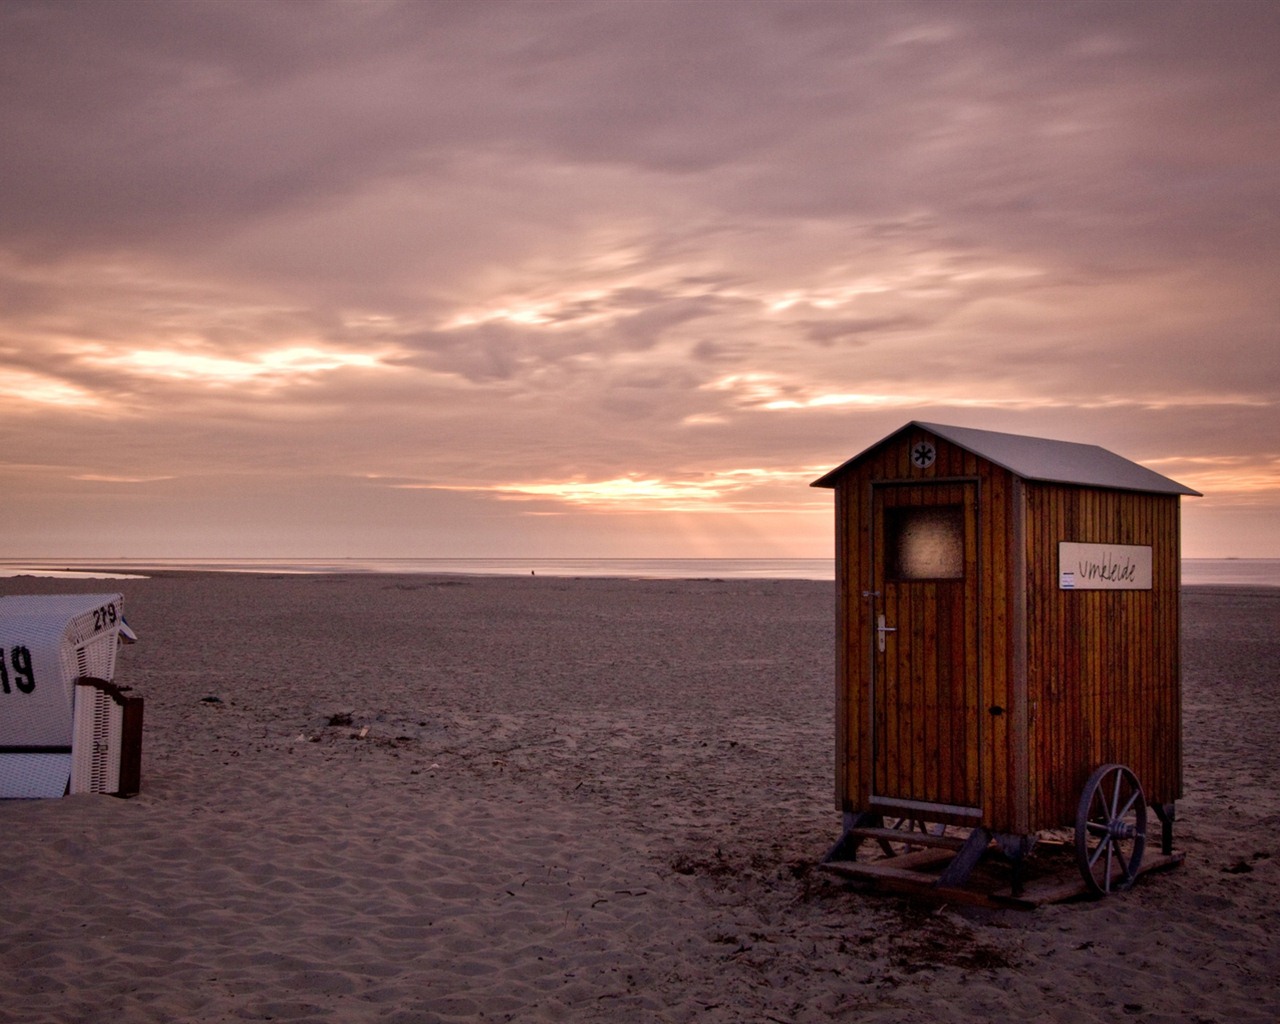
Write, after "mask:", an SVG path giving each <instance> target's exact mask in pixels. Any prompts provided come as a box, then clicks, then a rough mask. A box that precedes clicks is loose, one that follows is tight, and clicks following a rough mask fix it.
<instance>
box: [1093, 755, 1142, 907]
mask: <svg viewBox="0 0 1280 1024" xmlns="http://www.w3.org/2000/svg"><path fill="white" fill-rule="evenodd" d="M1146 845H1147V800H1146V797H1145V796H1143V794H1142V786H1141V785H1140V784H1139V783H1138V777H1137V776H1136V775H1134V774H1133V772H1131V771H1130V770H1129V769H1128V768H1126V767H1125V766H1124V765H1122V764H1104V765H1102V766H1101V767H1099V768H1098V769H1097V770H1096V771H1095V772H1094V773H1093V774H1092V775H1090V776H1089V781H1088V782H1086V783H1085V784H1084V789H1083V791H1082V792H1081V793H1080V805H1079V807H1078V808H1077V809H1076V863H1077V864H1078V865H1079V867H1080V873H1081V874H1082V875H1083V876H1084V880H1085V884H1086V885H1087V886H1088V887H1089V889H1090V891H1091V892H1093V893H1095V894H1096V895H1099V896H1106V895H1109V894H1110V893H1113V892H1122V891H1123V890H1125V889H1128V888H1129V887H1130V886H1131V885H1133V883H1134V881H1135V880H1136V879H1137V877H1138V868H1139V866H1140V865H1141V864H1142V851H1143V850H1144V849H1145V848H1146Z"/></svg>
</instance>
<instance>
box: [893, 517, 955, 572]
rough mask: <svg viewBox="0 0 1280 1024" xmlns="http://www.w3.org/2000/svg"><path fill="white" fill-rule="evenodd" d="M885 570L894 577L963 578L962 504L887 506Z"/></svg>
mask: <svg viewBox="0 0 1280 1024" xmlns="http://www.w3.org/2000/svg"><path fill="white" fill-rule="evenodd" d="M884 511H885V519H884V541H885V571H886V575H887V576H888V577H889V578H890V579H894V580H958V579H963V578H964V506H963V505H907V506H902V507H899V508H887V509H885V510H884Z"/></svg>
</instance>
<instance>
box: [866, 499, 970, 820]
mask: <svg viewBox="0 0 1280 1024" xmlns="http://www.w3.org/2000/svg"><path fill="white" fill-rule="evenodd" d="M872 522H873V526H874V528H873V533H872V536H873V551H872V558H871V563H872V585H871V594H870V595H869V596H870V597H871V599H872V601H873V612H872V616H871V623H870V624H871V637H870V644H871V651H872V658H871V663H872V694H871V697H872V700H871V711H872V722H871V729H872V762H873V776H872V798H873V804H874V805H877V806H879V807H881V809H884V810H890V811H892V810H894V809H900V810H901V811H903V812H904V813H906V814H907V815H912V816H919V817H922V818H928V816H929V814H930V813H932V814H935V815H939V816H942V817H944V818H945V817H953V818H960V819H965V818H970V817H977V816H978V815H979V814H980V812H981V803H982V794H981V791H980V790H981V787H980V771H979V761H978V753H979V735H978V728H979V721H980V714H979V709H980V707H981V693H980V692H979V673H978V653H977V652H978V584H979V580H978V576H979V572H978V550H977V548H978V505H977V485H976V484H974V483H970V482H958V483H937V484H918V483H913V484H909V485H908V484H881V485H876V486H874V487H873V488H872Z"/></svg>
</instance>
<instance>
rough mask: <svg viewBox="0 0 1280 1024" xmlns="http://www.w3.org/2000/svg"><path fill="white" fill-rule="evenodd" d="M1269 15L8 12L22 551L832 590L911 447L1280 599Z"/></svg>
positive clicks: (17, 524) (7, 300)
mask: <svg viewBox="0 0 1280 1024" xmlns="http://www.w3.org/2000/svg"><path fill="white" fill-rule="evenodd" d="M1277 43H1280V8H1277V7H1276V6H1274V5H1269V4H1262V3H1249V2H1226V3H1208V2H1191V3H1169V4H1106V3H1103V4H1092V3H1081V4H1043V3H1031V2H1026V3H1021V2H1015V3H984V2H978V3H960V4H952V3H930V2H903V3H859V2H850V3H809V2H804V0H798V2H794V3H765V2H752V0H746V2H743V3H735V4H719V3H680V2H664V0H659V2H654V3H607V2H605V3H599V2H585V0H584V2H579V0H565V2H561V3H542V2H531V3H507V2H495V3H484V4H453V3H438V4H437V3H414V2H377V3H348V2H332V3H317V4H307V5H276V4H255V3H245V4H237V3H217V2H192V3H146V2H140V3H117V2H103V3H98V4H91V5H89V4H86V5H81V4H40V3H21V2H20V3H10V4H5V5H4V6H3V7H0V49H2V50H3V54H2V59H3V66H4V67H5V69H6V71H5V75H4V76H3V80H2V81H0V102H2V103H3V108H4V111H5V117H4V118H3V121H2V122H0V124H2V127H0V133H2V134H3V140H4V141H3V145H2V146H0V180H3V181H4V183H5V187H4V189H3V190H0V432H2V435H0V436H3V438H4V444H3V448H2V449H0V484H2V485H3V492H4V495H5V511H4V524H5V542H4V551H3V554H4V556H5V557H13V558H19V557H33V558H35V557H40V558H59V557H114V556H120V557H140V558H142V557H152V556H155V557H175V558H176V557H192V558H196V557H208V558H216V557H281V558H283V557H305V556H317V555H321V556H329V555H334V556H338V555H341V556H367V557H379V556H395V557H486V556H504V557H518V556H530V557H539V556H557V557H570V556H580V557H611V556H612V557H695V556H703V557H814V558H817V557H826V556H828V555H829V554H830V553H831V550H832V540H831V535H832V528H831V506H830V501H831V497H830V494H829V493H827V492H825V491H814V490H812V489H811V488H809V486H808V484H809V483H810V481H812V480H813V479H814V478H816V477H818V476H820V475H822V474H823V473H825V472H826V471H827V470H829V469H831V468H832V467H834V466H836V465H838V464H840V463H842V462H843V461H844V460H845V459H847V458H849V457H850V456H852V455H854V454H856V453H857V452H859V451H861V450H863V449H864V448H866V447H867V446H868V445H870V444H872V443H874V442H876V441H878V440H879V439H880V438H882V437H885V436H886V435H888V434H889V433H891V432H892V431H893V430H895V429H897V428H898V427H899V426H901V425H902V424H903V423H906V422H908V421H910V420H914V419H919V420H926V421H934V422H941V423H952V424H956V425H961V426H970V427H979V428H983V429H990V430H1000V431H1008V432H1012V433H1023V434H1031V435H1036V436H1043V437H1054V438H1059V439H1062V440H1068V441H1078V442H1084V443H1089V444H1097V445H1101V446H1103V447H1105V448H1108V449H1110V450H1112V451H1115V452H1117V453H1119V454H1121V455H1123V456H1125V457H1127V458H1130V459H1133V460H1135V461H1137V462H1140V463H1142V464H1144V465H1147V466H1149V467H1150V468H1152V469H1154V470H1156V471H1157V472H1160V473H1162V474H1165V475H1167V476H1170V477H1172V478H1174V479H1176V480H1178V481H1179V482H1181V483H1184V484H1186V485H1187V486H1189V487H1192V488H1194V489H1196V490H1198V491H1202V492H1203V493H1204V495H1205V496H1204V497H1203V498H1198V499H1189V500H1187V501H1185V502H1184V503H1183V542H1184V554H1185V555H1187V556H1190V557H1232V556H1237V557H1280V416H1278V415H1277V400H1278V396H1280V354H1278V353H1280V344H1277V342H1276V339H1275V332H1276V324H1277V323H1280V293H1277V290H1276V289H1275V288H1274V286H1273V282H1274V280H1275V279H1276V277H1277V271H1278V270H1280V250H1278V249H1277V246H1276V241H1275V240H1276V238H1277V237H1280V236H1278V233H1277V225H1276V223H1275V220H1276V210H1277V209H1280V152H1278V150H1280V135H1278V134H1277V133H1276V131H1275V127H1274V126H1275V125H1276V124H1277V123H1278V122H1280V88H1278V87H1277V85H1276V79H1275V73H1274V70H1273V64H1274V53H1275V48H1276V44H1277Z"/></svg>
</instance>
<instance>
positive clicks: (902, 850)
mask: <svg viewBox="0 0 1280 1024" xmlns="http://www.w3.org/2000/svg"><path fill="white" fill-rule="evenodd" d="M813 486H815V487H826V488H831V489H833V490H834V491H835V511H836V579H837V584H838V627H837V650H836V664H837V686H836V691H837V699H836V709H837V714H836V772H835V774H836V779H835V781H836V797H837V801H838V805H839V807H840V809H841V811H842V812H843V815H844V830H843V834H842V835H841V838H840V841H839V842H837V843H836V845H835V847H834V848H833V849H832V851H831V853H830V854H828V857H827V862H828V865H829V866H831V867H834V868H839V867H840V866H842V865H843V867H844V868H845V869H847V871H846V873H850V874H858V875H861V876H870V877H872V878H879V879H881V880H885V881H888V882H890V883H893V882H901V883H902V884H903V885H904V886H905V887H907V888H910V887H911V884H912V880H915V881H916V882H919V881H920V880H921V879H922V878H926V879H927V884H928V885H930V886H933V887H935V888H936V887H944V888H949V887H959V886H963V885H964V884H965V883H966V881H967V880H968V878H969V875H970V873H971V872H972V871H973V869H974V867H975V866H976V865H977V864H978V863H979V861H981V860H983V859H984V858H985V857H986V856H987V854H988V853H991V852H1003V853H1004V854H1006V855H1007V857H1008V858H1009V861H1011V863H1012V865H1013V871H1012V872H1011V879H1012V881H1011V885H1012V888H1013V890H1014V895H1019V894H1020V890H1021V888H1022V884H1023V875H1022V864H1023V858H1024V856H1025V855H1026V854H1027V853H1028V852H1029V851H1030V850H1031V849H1032V848H1033V847H1034V846H1035V844H1036V842H1037V836H1038V835H1039V834H1040V833H1042V832H1045V831H1046V830H1055V829H1056V830H1067V832H1068V833H1070V831H1072V830H1073V831H1074V836H1073V844H1072V845H1074V852H1073V856H1074V859H1075V861H1076V863H1077V865H1078V867H1079V870H1080V874H1081V876H1082V881H1083V883H1084V884H1085V886H1086V887H1087V888H1088V889H1090V890H1092V891H1094V892H1098V893H1103V892H1110V891H1112V890H1114V889H1121V888H1127V887H1128V885H1130V884H1132V882H1133V880H1134V878H1135V877H1136V876H1137V874H1138V872H1139V871H1140V870H1141V865H1142V859H1143V853H1144V848H1145V845H1146V844H1145V835H1146V830H1147V809H1148V807H1150V808H1151V809H1152V810H1153V811H1154V812H1155V817H1157V818H1158V819H1159V821H1160V822H1161V823H1162V824H1163V830H1162V834H1161V839H1162V842H1161V855H1162V856H1164V857H1165V858H1170V857H1172V856H1173V850H1172V823H1173V817H1174V804H1175V801H1176V800H1178V799H1179V798H1180V796H1181V795H1182V762H1181V694H1180V669H1179V650H1178V643H1179V636H1178V629H1179V624H1178V619H1179V615H1178V613H1179V584H1180V538H1179V531H1180V526H1179V524H1180V518H1179V517H1180V508H1179V500H1180V497H1181V496H1182V495H1193V494H1196V493H1197V492H1195V491H1193V490H1191V489H1190V488H1188V487H1184V486H1183V485H1181V484H1179V483H1176V482H1175V481H1173V480H1169V479H1167V478H1166V477H1164V476H1161V475H1160V474H1158V473H1155V472H1153V471H1151V470H1149V469H1147V468H1145V467H1143V466H1140V465H1138V464H1136V463H1134V462H1131V461H1129V460H1128V459H1125V458H1122V457H1121V456H1119V455H1115V454H1113V453H1111V452H1109V451H1107V450H1105V449H1102V448H1099V447H1096V446H1093V445H1086V444H1075V443H1069V442H1064V441H1054V440H1046V439H1043V438H1036V437H1025V436H1020V435H1014V434H1005V433H995V432H992V431H986V430H974V429H970V428H964V427H952V426H944V425H941V424H935V423H921V422H912V423H908V424H907V425H906V426H904V427H902V428H901V429H899V430H898V431H896V432H895V433H893V434H891V435H890V436H888V437H886V438H885V439H883V440H881V441H880V442H879V443H877V444H875V445H873V446H871V447H870V448H868V449H867V450H866V451H864V452H862V453H861V454H860V455H857V456H855V457H854V458H852V459H850V460H849V461H847V462H845V463H844V464H843V465H841V466H839V467H837V468H836V469H833V470H832V471H831V472H830V473H828V474H826V475H825V476H823V477H822V478H821V479H819V480H816V481H815V482H814V485H813ZM1153 825H1154V822H1153ZM904 833H909V839H910V841H909V842H903V837H904ZM864 844H868V845H867V846H866V849H869V850H874V849H876V848H877V847H878V848H879V849H880V850H882V851H883V852H884V853H885V854H889V855H892V856H891V857H889V858H888V859H885V860H883V861H881V862H877V863H875V864H873V863H872V862H871V860H870V859H869V858H865V857H864V858H863V859H861V860H860V859H859V849H860V848H862V847H863V846H864ZM1156 860H1158V858H1149V864H1148V866H1151V863H1154V862H1155V861H1156ZM926 864H937V865H940V867H939V869H938V870H937V874H936V875H931V874H925V875H922V874H921V872H920V870H917V869H918V868H921V867H922V866H923V865H926Z"/></svg>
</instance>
